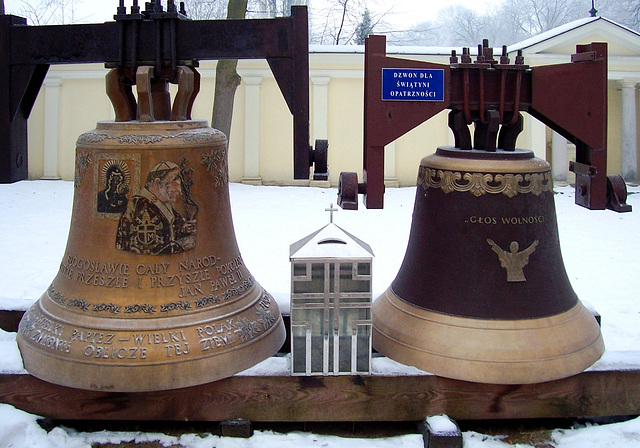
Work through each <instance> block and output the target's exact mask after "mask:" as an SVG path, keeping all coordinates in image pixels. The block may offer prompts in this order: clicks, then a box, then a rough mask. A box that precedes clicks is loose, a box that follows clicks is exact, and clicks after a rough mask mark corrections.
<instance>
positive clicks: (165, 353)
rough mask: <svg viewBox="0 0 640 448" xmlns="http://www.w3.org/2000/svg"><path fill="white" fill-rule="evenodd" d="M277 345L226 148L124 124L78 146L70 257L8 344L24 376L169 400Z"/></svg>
mask: <svg viewBox="0 0 640 448" xmlns="http://www.w3.org/2000/svg"><path fill="white" fill-rule="evenodd" d="M284 338H285V330H284V325H283V322H282V317H281V315H280V312H279V310H278V306H277V304H276V302H275V300H274V299H273V298H272V297H271V296H270V295H269V293H267V292H266V291H265V290H264V289H263V288H262V287H261V286H260V285H259V284H258V282H256V280H255V279H254V278H253V277H252V275H251V274H250V273H249V271H248V270H247V268H246V266H245V265H244V262H243V260H242V257H241V255H240V252H239V250H238V245H237V243H236V238H235V234H234V229H233V225H232V219H231V210H230V202H229V190H228V169H227V139H226V137H225V136H224V134H222V133H221V132H219V131H217V130H215V129H212V128H210V127H208V126H207V124H206V122H205V121H199V120H176V121H164V120H163V121H150V122H140V121H124V122H100V123H98V126H97V128H96V129H95V130H93V131H90V132H87V133H85V134H83V135H81V136H80V137H79V138H78V141H77V149H76V177H75V195H74V201H73V214H72V218H71V228H70V232H69V239H68V243H67V248H66V252H65V254H64V258H63V260H62V262H61V263H60V270H59V272H58V274H57V276H56V277H55V279H54V280H53V282H52V283H51V286H50V287H49V289H48V290H47V291H46V292H45V293H44V294H43V295H42V297H41V298H40V299H39V300H38V302H36V303H35V304H34V305H33V306H32V307H31V308H30V309H29V310H28V311H27V313H26V314H25V316H24V318H23V320H22V322H21V323H20V327H19V331H18V345H19V348H20V351H21V353H22V357H23V359H24V365H25V368H26V369H27V370H28V371H29V373H31V374H33V375H34V376H36V377H39V378H41V379H43V380H46V381H49V382H52V383H56V384H61V385H65V386H70V387H76V388H82V389H94V390H104V391H150V390H161V389H171V388H179V387H185V386H191V385H196V384H201V383H206V382H211V381H215V380H218V379H220V378H224V377H227V376H230V375H233V374H235V373H237V372H239V371H242V370H244V369H246V368H248V367H251V366H253V365H254V364H257V363H258V362H260V361H262V360H264V359H266V358H268V357H269V356H271V355H273V354H274V353H276V352H277V351H278V350H279V349H280V347H281V346H282V344H283V342H284Z"/></svg>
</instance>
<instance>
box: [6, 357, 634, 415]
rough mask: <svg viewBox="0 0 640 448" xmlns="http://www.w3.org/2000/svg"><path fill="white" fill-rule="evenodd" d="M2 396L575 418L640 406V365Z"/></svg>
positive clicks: (9, 390) (49, 405) (51, 403)
mask: <svg viewBox="0 0 640 448" xmlns="http://www.w3.org/2000/svg"><path fill="white" fill-rule="evenodd" d="M0 402H2V403H7V404H10V405H12V406H14V407H16V408H19V409H22V410H24V411H27V412H29V413H32V414H37V415H41V416H45V417H50V418H54V419H69V420H122V421H126V420H137V421H142V420H164V421H223V420H228V419H233V418H244V419H248V420H251V421H256V422H331V421H332V422H337V421H349V422H355V421H362V422H364V421H420V420H423V419H424V418H425V417H426V416H429V415H435V414H441V413H445V414H447V415H449V416H450V417H451V418H453V419H455V420H475V419H521V418H568V417H593V416H610V415H637V414H639V413H640V371H639V370H632V371H613V370H611V371H588V372H584V373H582V374H579V375H576V376H573V377H570V378H565V379H562V380H557V381H550V382H547V383H542V384H530V385H494V384H478V383H469V382H465V381H457V380H450V379H446V378H441V377H437V376H435V375H406V376H390V375H371V376H339V377H291V376H288V375H278V376H238V375H236V376H233V377H231V378H227V379H224V380H220V381H217V382H214V383H210V384H205V385H201V386H195V387H189V388H184V389H176V390H168V391H161V392H148V393H147V392H145V393H108V392H96V391H85V390H77V389H70V388H67V387H62V386H57V385H53V384H50V383H46V382H44V381H41V380H39V379H36V378H34V377H32V376H30V375H10V374H3V375H0Z"/></svg>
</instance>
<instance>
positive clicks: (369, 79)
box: [338, 36, 631, 212]
mask: <svg viewBox="0 0 640 448" xmlns="http://www.w3.org/2000/svg"><path fill="white" fill-rule="evenodd" d="M385 73H393V74H394V76H397V77H398V78H393V77H387V78H385ZM417 74H420V76H423V77H424V79H427V78H428V79H429V82H428V83H404V85H400V86H399V87H393V88H391V87H390V86H392V85H393V84H389V83H388V81H387V79H399V78H400V77H404V78H407V79H410V78H411V77H412V76H417ZM365 80H366V82H365V85H366V86H367V88H366V89H365V92H364V100H365V106H364V139H363V140H364V145H363V156H364V160H363V175H364V182H358V176H357V174H356V173H353V172H343V173H341V174H340V182H339V188H338V205H339V206H341V207H342V208H344V209H357V207H358V195H359V194H363V195H364V203H365V205H366V207H367V208H382V207H383V196H384V190H385V187H384V148H385V146H386V145H388V144H389V143H391V142H393V141H394V140H396V139H397V138H399V137H400V136H402V135H404V134H405V133H406V132H408V131H410V130H411V129H413V128H415V127H416V126H418V125H420V124H421V123H423V122H425V121H427V120H429V119H430V118H432V117H434V116H435V115H437V114H438V113H440V112H442V111H444V110H445V109H449V110H450V112H449V116H448V125H449V127H450V128H451V130H452V132H453V136H454V140H455V149H458V150H461V151H463V152H467V154H468V156H471V155H472V154H474V153H475V154H480V153H482V152H484V153H493V154H500V157H502V156H504V157H516V158H517V157H518V156H513V154H514V153H517V152H518V150H516V140H517V138H518V135H519V134H520V133H521V132H522V130H523V116H522V112H527V113H528V114H529V115H531V116H533V117H534V118H536V119H538V120H540V121H541V122H542V123H544V124H545V125H546V126H548V127H549V128H551V129H552V130H554V131H555V132H557V133H559V134H560V135H562V136H563V137H565V138H566V139H567V140H568V141H570V142H572V143H573V144H575V145H576V147H577V148H579V150H578V151H577V156H576V157H577V159H576V161H575V162H572V163H570V165H569V169H570V170H571V171H573V172H574V173H575V174H576V196H575V201H576V204H577V205H581V206H583V207H586V208H589V209H592V210H601V209H605V208H609V209H612V210H615V211H618V212H626V211H631V207H630V206H629V205H627V204H626V203H625V201H626V197H627V191H626V185H625V183H624V181H623V180H622V178H621V177H620V176H619V175H609V176H607V175H606V172H607V166H606V163H607V161H606V145H607V137H606V135H607V132H606V131H607V130H606V123H607V120H606V116H607V101H606V98H607V45H606V44H603V43H591V44H588V45H578V46H577V48H576V54H573V55H572V58H571V62H570V63H568V64H557V65H551V66H540V67H530V66H528V65H526V64H525V63H524V57H523V55H522V51H521V50H518V51H517V52H516V55H515V60H514V61H513V62H512V61H511V60H510V57H509V53H508V49H507V47H506V46H503V47H502V53H501V55H500V57H498V58H496V57H494V54H493V48H491V47H489V43H488V40H487V39H485V40H484V41H483V43H482V44H480V45H478V49H477V54H476V58H475V60H473V58H472V55H471V51H470V49H469V48H463V49H462V54H460V55H458V54H457V52H456V51H455V50H453V51H452V53H451V57H450V60H449V64H448V65H444V64H435V63H428V62H421V61H411V60H404V59H401V60H400V59H397V58H390V57H387V56H386V39H385V37H384V36H369V37H368V38H367V40H366V41H365ZM596 80H597V84H596V83H594V81H596ZM407 85H409V86H412V85H424V86H426V87H424V89H426V90H418V88H417V87H416V88H413V87H407ZM394 89H395V90H394ZM397 89H405V90H397ZM412 89H413V90H412ZM381 92H382V94H381ZM576 98H580V99H587V100H586V104H585V103H584V102H583V101H576ZM470 125H473V135H472V131H471V130H470V129H469V127H470Z"/></svg>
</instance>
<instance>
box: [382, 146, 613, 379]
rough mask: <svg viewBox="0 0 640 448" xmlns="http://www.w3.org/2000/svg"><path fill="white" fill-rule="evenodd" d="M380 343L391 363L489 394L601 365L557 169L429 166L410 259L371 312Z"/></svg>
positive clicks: (507, 156)
mask: <svg viewBox="0 0 640 448" xmlns="http://www.w3.org/2000/svg"><path fill="white" fill-rule="evenodd" d="M372 338H373V346H374V348H375V349H377V350H378V351H379V352H381V353H383V354H384V355H386V356H388V357H389V358H392V359H395V360H397V361H399V362H402V363H404V364H408V365H413V366H416V367H418V368H420V369H423V370H426V371H429V372H432V373H434V374H436V375H440V376H445V377H449V378H455V379H461V380H467V381H475V382H483V383H497V384H526V383H536V382H543V381H549V380H553V379H558V378H563V377H567V376H570V375H574V374H577V373H579V372H581V371H582V370H584V369H585V368H587V367H588V366H590V365H591V364H593V363H594V362H595V361H596V360H597V359H598V358H599V357H600V356H601V355H602V353H603V351H604V343H603V340H602V336H601V334H600V328H599V325H598V323H597V322H596V320H595V318H594V316H593V314H592V313H591V312H589V311H588V310H587V309H586V308H585V307H584V306H583V305H582V303H581V302H580V301H579V300H578V297H577V296H576V294H575V292H574V291H573V289H572V287H571V284H570V282H569V279H568V278H567V274H566V272H565V268H564V264H563V261H562V256H561V253H560V243H559V239H558V230H557V224H556V213H555V207H554V201H553V185H552V179H551V173H550V166H549V164H548V163H547V162H545V161H543V160H540V159H538V158H535V157H534V156H533V152H532V151H527V150H516V151H503V150H498V151H496V152H488V151H478V150H460V149H456V148H438V150H437V152H436V154H433V155H430V156H427V157H425V158H424V159H423V160H422V162H421V165H420V170H419V175H418V186H417V192H416V200H415V208H414V212H413V222H412V226H411V233H410V236H409V243H408V247H407V252H406V255H405V259H404V262H403V263H402V266H401V268H400V271H399V273H398V275H397V277H396V279H395V280H394V282H393V283H392V284H391V287H390V288H389V289H388V290H387V291H386V292H385V293H384V294H383V295H382V296H380V297H378V298H377V299H376V301H375V302H374V305H373V336H372Z"/></svg>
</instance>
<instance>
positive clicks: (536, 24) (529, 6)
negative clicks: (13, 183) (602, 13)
mask: <svg viewBox="0 0 640 448" xmlns="http://www.w3.org/2000/svg"><path fill="white" fill-rule="evenodd" d="M585 3H586V2H585V0H506V1H505V2H503V3H502V6H501V7H500V8H499V9H498V12H497V14H498V16H499V17H500V19H501V22H502V24H503V27H504V28H505V29H507V30H509V31H510V32H511V36H509V37H510V38H512V39H513V38H516V39H518V38H527V37H531V36H535V35H537V34H540V33H543V32H545V31H548V30H550V29H553V28H556V27H558V26H560V25H562V24H564V23H568V22H571V21H573V20H576V19H579V18H581V17H586V16H587V15H588V8H586V5H585Z"/></svg>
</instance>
